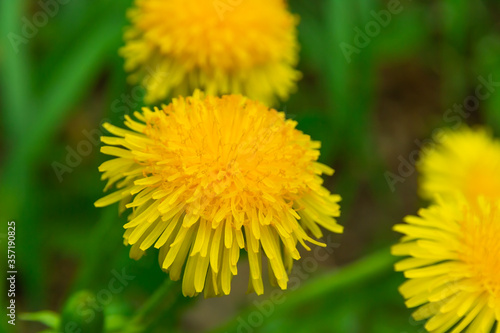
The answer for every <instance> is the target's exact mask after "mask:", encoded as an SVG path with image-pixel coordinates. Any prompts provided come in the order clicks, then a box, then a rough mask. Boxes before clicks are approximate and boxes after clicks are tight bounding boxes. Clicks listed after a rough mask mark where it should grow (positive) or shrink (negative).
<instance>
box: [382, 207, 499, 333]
mask: <svg viewBox="0 0 500 333" xmlns="http://www.w3.org/2000/svg"><path fill="white" fill-rule="evenodd" d="M499 204H500V201H499V200H496V199H485V198H480V199H474V200H466V199H446V200H444V199H441V198H440V197H438V198H437V202H436V204H433V205H432V206H431V207H430V208H428V209H421V210H420V211H419V216H408V217H406V219H405V222H406V223H407V224H399V225H396V226H395V227H394V229H395V230H396V231H398V232H401V233H403V234H404V235H405V237H403V238H402V240H401V243H400V244H398V245H395V246H394V247H393V249H392V252H393V254H394V255H397V256H409V257H410V258H407V259H404V260H402V261H400V262H399V263H397V264H396V270H397V271H404V274H405V276H406V277H407V278H408V279H409V280H408V281H407V282H405V283H404V284H403V285H402V286H401V287H400V292H401V294H402V295H403V296H404V297H405V298H406V299H407V301H406V305H407V306H408V307H417V306H418V307H419V308H418V310H417V311H416V312H414V314H413V316H414V318H415V319H416V320H423V319H429V320H428V321H427V323H426V325H425V328H426V329H427V330H428V331H429V332H432V333H442V332H452V333H459V332H471V333H472V332H473V333H490V331H491V330H492V328H493V326H494V325H495V322H496V323H497V324H496V331H495V332H497V333H498V332H500V274H499V272H500V242H499V241H498V235H500V207H499Z"/></svg>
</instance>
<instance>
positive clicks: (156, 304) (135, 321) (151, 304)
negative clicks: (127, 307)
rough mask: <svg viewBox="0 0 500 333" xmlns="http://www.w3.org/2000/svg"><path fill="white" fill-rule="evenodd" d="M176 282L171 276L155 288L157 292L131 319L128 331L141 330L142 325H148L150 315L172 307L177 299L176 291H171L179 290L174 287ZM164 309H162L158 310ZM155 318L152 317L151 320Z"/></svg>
mask: <svg viewBox="0 0 500 333" xmlns="http://www.w3.org/2000/svg"><path fill="white" fill-rule="evenodd" d="M173 286H174V282H173V281H172V280H170V279H169V278H167V279H165V281H164V282H163V284H161V285H160V287H158V289H156V290H155V292H154V293H153V294H152V295H151V297H149V299H148V300H147V301H146V303H144V304H143V305H142V306H141V307H140V308H139V310H137V312H136V313H135V315H134V316H133V317H132V319H131V320H130V322H129V324H128V325H127V332H141V331H142V330H141V329H140V328H141V327H145V326H146V324H147V323H146V319H147V318H148V316H150V315H152V314H155V315H156V316H159V315H161V314H162V313H163V312H164V311H167V310H168V309H170V306H171V305H172V304H173V303H174V301H175V298H176V297H175V295H174V293H171V291H173V290H175V291H177V288H173ZM158 309H162V311H158ZM153 319H154V318H150V320H149V321H151V320H153Z"/></svg>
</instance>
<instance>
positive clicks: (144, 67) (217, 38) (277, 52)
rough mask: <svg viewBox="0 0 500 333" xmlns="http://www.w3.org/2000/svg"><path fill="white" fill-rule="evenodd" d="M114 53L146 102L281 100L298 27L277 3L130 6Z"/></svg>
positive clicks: (289, 79) (289, 84) (189, 0)
mask: <svg viewBox="0 0 500 333" xmlns="http://www.w3.org/2000/svg"><path fill="white" fill-rule="evenodd" d="M129 17H130V20H131V23H132V24H131V27H130V28H128V30H127V31H126V33H125V46H124V47H123V48H122V49H121V51H120V53H121V55H122V56H123V57H124V58H125V69H126V70H127V71H129V72H131V76H130V80H131V82H133V83H134V84H135V83H139V84H141V85H142V86H144V87H145V88H146V92H147V93H146V97H145V101H146V102H147V103H154V102H157V101H164V100H165V99H166V98H167V97H169V96H178V95H182V96H188V95H191V94H192V93H193V91H194V90H195V89H201V90H203V91H205V92H206V93H207V94H210V95H222V94H243V95H245V96H248V97H249V98H251V99H255V100H259V101H261V102H263V103H265V104H266V105H271V104H273V103H275V102H276V101H277V100H286V99H287V98H288V96H289V94H290V93H291V92H293V91H294V90H295V89H296V81H297V80H298V79H299V78H300V76H301V74H300V72H298V71H297V70H296V69H295V68H294V67H295V65H296V64H297V61H298V49H299V47H298V42H297V31H296V26H297V23H298V18H297V17H296V16H294V15H293V14H291V13H290V12H289V11H288V9H287V5H286V2H285V1H283V0H252V1H228V2H227V3H226V2H224V1H212V0H169V1H163V0H136V2H135V7H134V8H133V9H131V10H130V12H129Z"/></svg>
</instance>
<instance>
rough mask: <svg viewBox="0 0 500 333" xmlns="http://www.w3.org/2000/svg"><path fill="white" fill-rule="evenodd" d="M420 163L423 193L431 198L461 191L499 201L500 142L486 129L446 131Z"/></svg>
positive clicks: (437, 138) (470, 195) (438, 137)
mask: <svg viewBox="0 0 500 333" xmlns="http://www.w3.org/2000/svg"><path fill="white" fill-rule="evenodd" d="M435 143H436V144H435V145H434V146H433V147H430V148H428V149H424V150H423V153H422V158H421V160H420V161H419V163H418V165H417V166H418V169H419V171H420V172H421V179H420V181H421V182H420V185H421V186H420V187H421V188H420V190H421V194H422V196H423V197H425V198H427V199H432V198H434V196H435V195H436V194H439V195H441V196H443V197H445V196H453V195H454V193H455V192H457V191H458V192H460V193H462V194H463V195H465V196H467V197H468V198H471V199H473V198H476V197H477V196H486V197H490V198H500V191H499V190H498V189H500V172H499V170H500V142H499V141H498V140H494V139H493V138H492V136H491V134H490V133H489V132H487V131H486V130H484V129H474V130H473V129H469V128H463V129H461V130H459V131H451V130H445V131H442V132H440V133H439V135H438V136H437V137H436V138H435Z"/></svg>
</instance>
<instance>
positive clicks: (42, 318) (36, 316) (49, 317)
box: [19, 310, 61, 329]
mask: <svg viewBox="0 0 500 333" xmlns="http://www.w3.org/2000/svg"><path fill="white" fill-rule="evenodd" d="M19 318H20V319H21V320H26V321H34V322H38V323H42V324H44V325H46V326H48V327H50V328H52V329H57V328H58V327H59V323H60V322H61V318H60V316H59V314H58V313H56V312H53V311H48V310H45V311H39V312H30V313H23V314H21V315H20V316H19Z"/></svg>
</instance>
